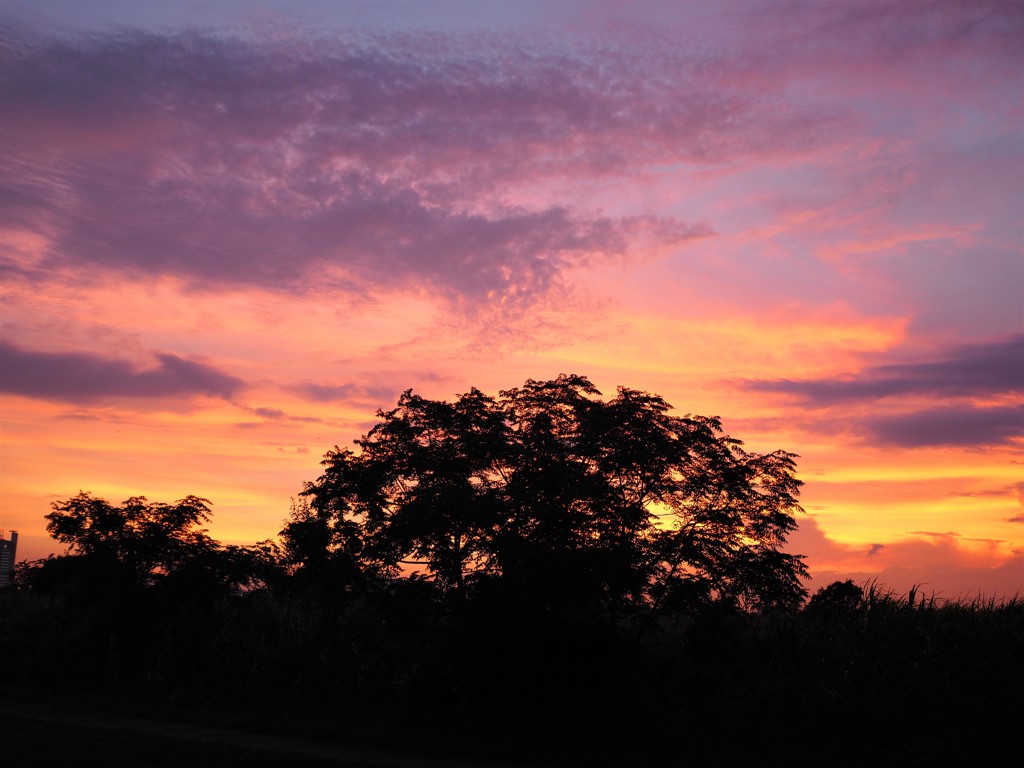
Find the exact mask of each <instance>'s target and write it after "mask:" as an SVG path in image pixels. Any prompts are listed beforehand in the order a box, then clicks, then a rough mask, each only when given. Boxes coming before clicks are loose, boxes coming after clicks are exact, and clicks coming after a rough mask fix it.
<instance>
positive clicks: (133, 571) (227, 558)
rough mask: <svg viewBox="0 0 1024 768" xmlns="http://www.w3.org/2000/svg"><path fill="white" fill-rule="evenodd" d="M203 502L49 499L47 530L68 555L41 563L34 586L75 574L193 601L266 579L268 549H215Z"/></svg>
mask: <svg viewBox="0 0 1024 768" xmlns="http://www.w3.org/2000/svg"><path fill="white" fill-rule="evenodd" d="M209 503H210V502H209V501H207V500H206V499H202V498H199V497H197V496H186V497H185V498H184V499H181V500H179V501H177V502H175V503H174V504H165V503H161V502H150V501H148V500H147V499H146V497H144V496H133V497H132V498H130V499H127V500H126V501H124V502H122V503H121V504H120V505H119V506H115V505H114V504H111V503H110V502H109V501H107V500H106V499H101V498H98V497H95V496H93V495H92V494H90V493H87V492H79V493H78V495H76V496H73V497H71V498H70V499H67V500H66V501H57V502H54V503H53V504H52V505H51V507H52V512H50V513H49V514H48V515H46V516H45V517H46V520H47V523H46V530H47V531H48V532H49V533H50V535H51V536H52V537H53V538H54V539H56V540H57V541H59V542H61V543H63V544H67V545H68V553H67V555H65V556H64V557H62V558H54V559H52V561H50V560H48V561H43V562H42V563H41V567H40V569H39V572H38V573H37V574H36V575H35V577H34V578H35V581H36V582H38V585H39V586H41V585H44V584H49V583H50V582H51V581H61V580H66V579H67V578H69V577H72V576H74V577H75V578H85V579H88V580H89V581H90V582H99V583H101V584H105V585H107V586H108V587H109V586H115V585H117V584H121V585H122V586H137V587H150V586H155V585H160V586H162V587H163V588H164V589H167V590H171V591H173V592H174V593H175V594H178V595H182V596H184V595H193V596H195V595H200V594H211V593H213V592H216V591H223V590H224V589H226V588H245V587H252V586H255V585H257V584H259V583H262V581H264V580H265V579H266V578H269V573H270V570H271V569H272V567H273V561H274V560H275V552H274V551H272V550H273V545H272V544H271V543H270V542H264V543H263V544H261V545H256V546H255V547H238V546H229V547H223V546H221V545H220V544H219V543H218V542H216V541H214V540H213V539H212V538H211V537H210V536H209V535H208V534H207V532H206V530H205V529H203V528H200V527H199V526H200V525H201V524H203V523H208V522H209V521H210V514H211V512H210V507H209Z"/></svg>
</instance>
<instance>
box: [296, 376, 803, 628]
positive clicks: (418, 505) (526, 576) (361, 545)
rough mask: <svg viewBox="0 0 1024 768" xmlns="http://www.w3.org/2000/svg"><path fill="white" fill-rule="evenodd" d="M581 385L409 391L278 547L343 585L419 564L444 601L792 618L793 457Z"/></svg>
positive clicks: (299, 513) (649, 400)
mask: <svg viewBox="0 0 1024 768" xmlns="http://www.w3.org/2000/svg"><path fill="white" fill-rule="evenodd" d="M599 396H600V392H598V391H597V389H596V388H595V387H594V386H593V385H592V384H591V383H590V382H589V381H588V380H587V379H585V378H583V377H581V376H566V375H563V376H559V377H558V378H557V379H554V380H552V381H544V382H541V381H532V380H531V381H527V382H526V384H524V385H523V387H521V388H516V389H510V390H507V391H503V392H501V393H500V394H499V396H498V397H497V398H492V397H490V396H488V395H485V394H483V393H482V392H480V391H479V390H476V389H473V390H471V391H470V392H468V393H466V394H464V395H461V396H459V397H458V398H456V400H455V401H454V402H446V401H436V400H427V399H425V398H422V397H420V396H419V395H414V394H413V393H412V392H411V391H409V392H406V393H405V394H403V395H402V397H401V398H400V400H399V402H398V405H397V407H396V408H394V409H393V410H390V411H386V412H385V411H380V412H378V414H377V416H378V423H377V425H376V426H375V427H374V428H373V429H372V430H371V431H370V432H369V434H367V435H366V436H364V437H363V438H362V439H360V440H357V441H356V448H357V450H356V451H351V450H348V449H340V448H335V450H333V451H331V452H329V453H328V454H327V456H326V458H325V460H324V462H323V464H324V466H325V471H324V473H323V475H322V476H321V477H320V478H319V479H318V480H317V481H316V482H314V483H309V484H308V485H307V487H306V489H305V491H304V493H303V496H304V497H305V499H307V500H308V503H306V504H301V505H299V506H298V507H296V509H294V510H293V514H292V517H291V519H290V520H289V521H288V524H287V525H286V527H285V529H284V531H282V537H283V539H284V541H285V549H286V552H287V553H288V556H289V558H290V562H291V563H292V564H293V565H294V566H295V569H296V572H298V573H301V572H306V573H307V574H309V575H310V576H311V578H312V579H316V578H318V577H317V574H323V575H324V576H326V575H327V574H328V571H329V572H330V576H331V577H332V578H335V579H337V581H336V582H335V586H336V588H338V589H351V588H352V587H353V586H354V585H355V584H356V582H358V580H359V579H360V578H361V577H367V576H370V577H374V578H387V579H395V578H398V577H400V576H401V575H402V574H403V573H407V572H408V569H409V568H410V567H415V566H420V567H421V568H422V569H425V571H426V573H427V574H428V575H429V576H430V578H431V579H432V580H433V581H434V583H435V584H436V585H437V586H438V588H439V590H440V592H441V593H442V595H443V596H444V598H445V600H446V601H447V602H449V603H454V602H458V601H464V600H467V599H469V598H470V597H471V596H472V594H473V593H475V592H478V591H481V590H482V591H483V592H485V593H487V594H488V595H490V596H491V597H492V599H493V598H494V597H495V596H497V595H514V596H515V597H516V599H525V600H528V601H530V602H532V603H535V604H539V605H542V606H545V607H546V608H547V609H549V610H552V611H556V612H566V611H568V612H570V613H571V612H574V611H575V612H583V613H586V614H589V615H597V614H600V615H602V616H606V617H608V619H609V620H610V621H611V623H612V624H619V623H622V622H625V621H631V622H633V623H634V624H636V625H638V626H641V625H644V624H646V623H649V622H651V621H653V620H655V619H656V617H657V616H658V615H660V614H661V613H662V612H663V611H664V610H665V609H666V608H667V607H669V606H673V605H675V606H679V605H690V606H694V605H697V604H711V603H724V604H729V605H734V606H738V607H741V608H745V609H768V608H792V607H795V606H797V605H799V603H800V602H801V601H802V599H803V597H804V595H805V592H804V590H803V588H802V586H801V584H800V580H799V579H800V577H801V576H803V575H806V571H805V569H804V566H803V564H802V562H801V558H800V557H799V556H794V555H788V554H785V553H783V552H781V551H780V550H779V547H780V546H781V544H783V543H784V542H785V539H786V536H787V535H788V534H789V533H790V532H791V531H792V530H793V529H794V528H795V526H796V522H795V520H794V517H793V515H794V513H796V512H798V511H799V510H800V508H799V506H797V502H796V497H797V493H798V491H799V487H800V485H801V483H800V481H799V480H797V479H796V478H795V476H794V469H795V464H794V458H795V457H794V456H793V455H792V454H789V453H785V452H783V451H776V452H774V453H769V454H755V453H749V452H747V451H745V450H744V449H743V448H742V444H741V442H740V441H739V440H735V439H733V438H731V437H729V436H727V435H725V434H723V432H722V428H721V424H720V423H719V421H718V420H717V419H715V418H710V417H703V416H683V417H679V416H672V415H670V413H669V410H670V406H669V405H668V403H666V402H665V401H664V400H663V399H662V398H661V397H659V396H657V395H651V394H648V393H646V392H639V391H637V390H631V389H626V388H620V389H619V391H618V394H617V396H616V397H614V398H613V399H611V400H608V401H603V400H601V399H599Z"/></svg>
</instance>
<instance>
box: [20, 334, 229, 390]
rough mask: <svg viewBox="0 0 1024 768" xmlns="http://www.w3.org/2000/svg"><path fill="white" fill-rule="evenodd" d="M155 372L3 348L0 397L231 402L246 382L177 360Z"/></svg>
mask: <svg viewBox="0 0 1024 768" xmlns="http://www.w3.org/2000/svg"><path fill="white" fill-rule="evenodd" d="M155 357H156V360H157V366H156V367H155V368H149V369H145V370H138V369H136V368H135V367H134V366H133V365H132V364H131V363H128V362H126V361H124V360H115V359H111V358H107V357H101V356H99V355H93V354H89V353H83V352H33V351H29V350H24V349H19V348H18V347H15V346H13V345H11V344H8V343H4V342H0V391H3V392H8V393H10V394H15V395H23V396H26V397H34V398H38V399H41V400H57V401H62V402H68V403H89V402H94V401H97V400H104V399H107V398H115V397H117V398H177V397H190V396H194V395H208V396H211V397H220V398H224V399H230V398H232V397H233V396H234V395H235V394H236V393H237V392H239V391H240V390H241V389H242V388H243V386H244V382H243V381H242V380H241V379H237V378H235V377H234V376H229V375H227V374H225V373H222V372H220V371H218V370H217V369H216V368H213V367H211V366H208V365H205V364H203V363H198V362H195V361H192V360H185V359H183V358H181V357H178V356H176V355H169V354H157V355H155Z"/></svg>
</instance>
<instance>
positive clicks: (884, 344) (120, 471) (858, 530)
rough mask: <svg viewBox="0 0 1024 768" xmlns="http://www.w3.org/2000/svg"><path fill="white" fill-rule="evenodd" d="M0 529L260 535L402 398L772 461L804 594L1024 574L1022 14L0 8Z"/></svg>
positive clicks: (966, 8) (371, 5) (993, 580)
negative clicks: (518, 403)
mask: <svg viewBox="0 0 1024 768" xmlns="http://www.w3.org/2000/svg"><path fill="white" fill-rule="evenodd" d="M0 270H2V271H0V275H2V276H0V281H2V282H0V288H2V303H0V324H2V333H0V390H2V393H0V441H2V449H0V450H2V453H0V490H2V493H0V528H2V529H4V530H5V531H10V530H11V529H17V530H18V531H19V532H20V541H19V550H18V557H19V559H26V558H37V557H42V556H45V555H46V554H48V553H51V552H59V551H60V548H59V547H58V545H56V544H55V543H54V542H52V541H51V540H50V539H49V538H48V537H47V534H46V531H45V528H44V522H45V521H44V520H43V515H44V514H46V513H47V512H48V511H49V506H50V503H51V502H52V501H54V500H57V499H66V498H68V497H69V496H71V495H74V494H75V493H77V492H78V491H79V490H80V489H81V490H90V491H92V492H94V493H95V494H97V495H100V496H104V497H106V498H108V499H110V500H111V501H118V502H119V501H121V500H123V499H125V498H127V497H129V496H133V495H139V494H142V495H145V496H147V497H148V498H149V499H150V500H154V501H174V500H176V499H179V498H181V497H183V496H185V495H187V494H196V495H199V496H203V497H206V498H208V499H210V500H211V501H212V502H213V508H214V512H215V516H214V521H213V524H212V526H211V529H210V532H211V534H212V535H213V536H214V537H215V538H217V539H219V540H221V541H223V542H225V543H229V542H230V543H252V542H255V541H258V540H261V539H266V538H269V537H272V536H274V535H276V533H277V532H278V531H279V530H280V529H281V525H282V521H283V520H284V519H285V517H286V516H287V515H288V511H289V506H290V503H291V499H292V498H293V497H296V496H297V494H298V493H299V491H301V490H302V484H303V482H304V481H308V480H314V479H315V478H316V477H317V476H318V475H319V472H320V466H319V461H320V459H321V458H322V456H323V454H324V452H325V451H327V450H328V449H331V448H332V447H334V446H335V445H340V446H346V445H350V444H351V441H352V440H353V439H355V438H357V437H359V436H361V435H362V434H364V433H365V432H366V431H367V430H368V429H369V428H370V427H371V426H372V424H373V423H374V412H375V410H376V409H377V408H381V407H384V408H387V407H389V406H392V405H394V403H395V400H396V399H397V397H398V395H399V394H400V392H401V391H403V390H405V389H407V388H412V389H414V390H415V391H416V392H417V393H420V394H422V395H424V396H427V397H434V398H451V397H452V396H454V395H456V394H458V393H462V392H465V391H467V390H468V389H469V388H470V387H474V386H475V387H477V388H479V389H482V390H484V391H485V392H488V393H492V394H496V393H497V391H498V390H499V389H507V388H510V387H514V386H519V385H521V384H522V383H523V382H524V381H525V380H526V379H527V378H533V379H548V378H554V377H555V376H557V375H558V374H559V373H562V372H564V373H578V374H583V375H586V376H588V377H589V378H590V379H591V380H592V381H593V382H594V383H595V384H596V385H597V387H598V388H599V389H601V391H602V392H603V393H604V394H605V396H607V397H612V396H614V394H615V388H616V386H618V385H624V386H627V387H631V388H635V389H643V390H647V391H650V392H655V393H658V394H661V395H663V396H664V397H665V398H666V399H667V400H668V401H669V402H670V403H672V405H673V406H674V407H675V408H676V411H677V412H678V413H680V414H684V413H694V414H702V415H717V416H720V417H721V418H722V420H723V424H724V426H725V428H726V430H727V431H728V432H729V433H730V434H731V435H733V436H734V437H738V438H741V439H742V440H744V441H745V443H746V447H747V448H748V449H750V450H755V451H771V450H775V449H779V448H781V449H785V450H788V451H792V452H794V453H796V454H799V456H800V458H799V460H798V475H799V477H800V478H801V479H803V480H804V481H805V483H806V485H805V487H804V489H803V495H802V498H801V501H802V504H803V506H804V508H805V509H806V513H807V514H806V515H803V516H801V527H800V530H799V532H798V533H797V534H795V535H794V536H793V537H792V538H791V541H790V545H789V547H788V549H789V550H790V551H793V552H799V553H803V554H806V555H807V558H808V559H807V562H808V565H809V567H810V569H811V572H812V574H813V576H814V581H813V582H812V583H811V584H809V586H810V588H811V589H812V590H813V589H815V588H817V587H818V586H823V585H824V584H827V583H828V582H830V581H832V580H833V579H836V578H853V579H855V580H857V581H858V582H863V581H865V580H866V579H869V578H874V577H877V578H878V580H879V582H880V583H882V584H884V585H886V586H888V587H891V588H893V589H895V590H897V591H900V592H903V591H906V590H907V589H909V588H910V587H911V586H912V585H921V591H924V592H926V593H931V592H934V593H936V594H937V595H941V596H947V597H957V596H960V595H966V596H969V597H970V596H974V595H977V594H979V593H981V594H983V595H987V596H1000V595H1007V594H1012V593H1014V592H1017V591H1020V592H1021V593H1024V509H1022V499H1024V451H1022V447H1024V4H1021V3H1020V2H1002V1H1000V2H990V3H987V2H980V1H976V0H972V1H971V2H953V1H950V2H943V1H942V0H937V1H931V0H929V1H928V2H915V1H908V0H886V1H884V2H874V1H873V0H850V2H799V1H797V2H781V1H774V0H773V1H771V2H768V1H764V2H760V1H756V0H750V1H742V2H740V1H737V2H719V1H717V0H706V1H705V2H688V3H668V2H664V3H643V2H631V3H618V2H606V3H602V2H586V3H583V2H560V3H548V2H508V3H497V2H495V3H480V2H391V3H388V2H384V3H381V2H326V1H324V2H313V1H312V0H307V1H305V2H302V1H296V0H287V1H286V2H285V1H284V0H282V2H274V1H272V0H254V1H253V2H241V1H240V0H235V1H229V0H221V1H220V2H184V1H183V2H175V3H167V2H158V1H157V0H152V1H151V2H150V1H145V2H144V1H141V0H118V1H115V0H109V1H103V0H90V1H89V2H82V1H80V0H63V1H59V0H31V1H30V0H4V2H3V3H2V6H0Z"/></svg>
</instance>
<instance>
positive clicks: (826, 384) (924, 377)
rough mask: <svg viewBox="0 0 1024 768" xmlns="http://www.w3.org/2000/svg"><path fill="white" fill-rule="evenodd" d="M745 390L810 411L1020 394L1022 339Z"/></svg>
mask: <svg viewBox="0 0 1024 768" xmlns="http://www.w3.org/2000/svg"><path fill="white" fill-rule="evenodd" d="M743 386H744V387H745V388H746V389H750V390H755V391H761V392H781V393H785V394H790V395H796V396H797V397H799V398H800V399H801V400H802V401H804V402H807V403H809V404H811V405H817V406H827V405H833V404H836V403H842V402H846V401H850V400H877V399H881V398H886V397H897V396H903V395H928V396H944V397H974V396H987V395H1004V394H1012V393H1024V336H1015V337H1013V338H1010V339H1005V340H1001V341H995V342H988V343H979V344H973V345H965V346H961V347H958V348H957V349H955V350H953V351H952V352H951V354H949V355H948V356H947V357H945V358H944V359H942V360H937V361H934V362H922V363H894V364H888V365H876V366H871V367H869V368H867V369H866V370H865V371H864V372H863V373H862V374H860V375H859V376H858V377H856V378H851V379H803V380H795V379H774V380H764V381H747V382H744V383H743Z"/></svg>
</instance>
